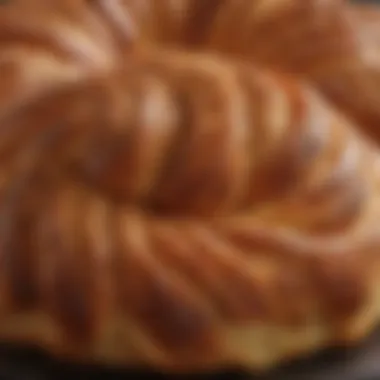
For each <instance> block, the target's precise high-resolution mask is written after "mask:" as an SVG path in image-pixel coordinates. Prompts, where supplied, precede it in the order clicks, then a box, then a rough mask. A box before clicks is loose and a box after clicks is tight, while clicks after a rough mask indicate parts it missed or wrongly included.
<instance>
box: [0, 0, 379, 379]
mask: <svg viewBox="0 0 380 380" xmlns="http://www.w3.org/2000/svg"><path fill="white" fill-rule="evenodd" d="M32 3H33V4H32ZM28 4H29V5H28ZM28 4H27V3H26V2H23V1H22V0H20V1H19V2H18V3H17V1H16V2H15V4H13V5H9V6H4V7H3V8H0V36H1V38H0V78H4V79H1V86H0V125H1V127H2V128H1V140H0V141H1V143H0V156H1V161H0V168H1V174H2V175H1V182H0V183H1V186H0V194H1V197H2V204H1V208H0V218H1V219H0V220H1V222H2V224H1V225H0V242H1V245H2V247H1V248H2V250H1V252H2V259H3V261H2V265H1V266H0V270H1V275H0V338H1V339H2V340H6V341H12V342H18V343H22V344H32V345H38V346H40V347H43V348H44V349H46V350H48V351H50V352H52V353H54V354H56V355H58V356H62V357H68V358H71V359H73V360H79V361H81V360H83V361H86V362H88V361H90V362H93V361H99V362H103V363H107V364H121V365H125V366H143V367H150V368H155V369H159V370H162V371H176V372H177V371H178V372H194V371H199V370H214V369H221V368H227V367H233V368H236V367H237V368H242V369H245V370H251V371H253V370H257V369H265V368H269V367H272V366H274V365H277V364H278V363H279V362H282V361H284V360H288V359H290V358H293V357H296V356H298V355H301V354H305V353H310V352H313V351H315V350H319V349H322V348H324V347H327V346H331V345H336V344H338V345H340V344H349V343H352V342H356V341H357V340H359V339H360V338H363V337H364V336H366V335H367V334H368V332H370V331H371V330H372V329H373V328H374V326H375V325H376V324H377V322H378V319H379V316H380V295H379V290H378V289H379V285H380V284H379V282H380V277H379V270H380V267H379V261H380V260H379V246H380V225H379V223H378V217H379V214H380V202H379V199H380V197H379V195H380V153H379V150H378V147H377V145H376V144H375V142H374V141H373V140H372V139H370V137H369V134H368V133H367V129H366V127H363V125H364V123H363V124H362V123H359V122H358V119H356V118H354V117H352V115H346V114H345V113H344V112H342V109H344V108H340V103H339V102H338V101H336V102H335V101H331V99H332V97H331V98H330V97H329V96H324V95H323V93H321V92H319V91H318V86H316V83H317V81H316V80H315V78H316V77H314V76H313V75H314V73H315V72H318V73H319V71H318V70H316V71H315V70H314V68H315V67H320V66H318V65H317V66H314V65H315V64H316V62H317V61H318V62H319V61H320V62H323V59H324V58H322V57H321V54H322V52H323V54H325V53H326V50H325V46H327V44H328V43H331V44H332V45H331V46H334V47H339V48H340V49H341V51H342V54H343V53H344V54H347V55H345V58H344V59H342V61H341V62H348V61H347V59H349V58H347V57H351V56H350V54H351V53H352V51H353V49H354V48H355V49H356V48H357V46H358V45H357V44H358V43H357V41H356V39H355V43H354V42H352V41H353V39H351V38H350V37H348V38H347V39H346V40H344V39H343V37H342V39H340V37H339V38H337V40H333V41H330V42H328V37H329V36H330V35H331V33H332V32H330V31H329V32H327V29H326V32H324V31H323V28H322V27H323V25H324V24H323V23H322V24H323V25H322V26H320V25H321V24H320V22H317V21H316V23H315V29H313V30H311V29H310V33H314V32H317V31H321V35H320V36H319V38H320V39H321V41H324V42H325V43H326V45H323V46H322V45H321V46H322V47H323V48H322V49H321V50H318V49H317V47H318V46H316V47H315V49H316V50H310V54H312V58H310V57H311V56H309V53H308V54H305V55H304V57H305V59H304V57H301V58H302V59H299V57H296V56H293V57H291V52H289V56H285V53H284V51H283V52H282V53H279V52H278V55H275V56H273V58H271V59H270V60H268V61H266V60H264V59H261V58H260V57H263V56H264V54H262V53H261V52H262V51H264V50H265V49H267V50H268V51H269V49H273V51H275V46H276V44H281V43H283V42H281V41H280V37H281V38H285V37H286V36H283V35H282V33H281V32H280V31H279V30H277V32H276V29H275V28H274V26H273V25H274V24H276V25H277V21H278V20H277V19H274V20H276V22H274V20H272V24H268V25H269V26H265V23H263V24H262V25H261V28H262V29H261V30H262V33H263V35H262V36H261V35H260V34H258V35H257V37H256V40H257V44H258V45H257V46H259V48H258V49H256V51H257V52H258V53H256V52H254V54H250V53H249V52H248V51H247V50H246V48H247V49H248V48H249V49H250V48H251V46H253V45H250V44H249V43H248V42H249V41H253V40H252V38H253V37H252V34H253V32H250V33H251V34H248V35H247V36H245V37H244V38H243V35H242V34H236V37H235V42H234V43H233V44H230V43H229V42H228V44H227V45H224V43H227V37H226V36H225V34H227V35H228V33H230V32H229V31H230V29H229V27H230V24H231V25H232V24H234V25H235V26H239V27H240V25H236V21H235V20H242V22H241V28H240V29H239V28H238V30H237V31H236V33H243V31H244V33H245V31H246V29H244V28H245V25H248V24H249V25H253V24H251V23H252V21H254V20H264V21H265V20H266V17H267V15H269V14H272V13H271V12H272V11H273V10H274V9H276V7H280V8H279V9H282V8H281V7H282V6H283V5H284V4H290V5H291V7H290V8H286V9H287V12H288V13H286V14H291V15H293V16H294V17H295V18H294V19H292V18H290V19H288V18H286V17H284V18H283V19H282V18H280V20H283V22H284V26H283V27H282V29H281V30H286V25H293V26H294V27H295V30H294V31H292V33H294V35H293V34H291V38H290V39H289V40H288V41H291V44H290V45H289V46H293V45H292V44H296V43H298V44H300V46H304V44H305V43H306V42H307V40H308V39H310V38H311V37H309V36H308V35H307V34H302V33H301V32H302V31H303V28H304V27H305V24H306V23H305V24H302V26H300V28H299V29H298V28H297V27H296V23H295V22H293V21H294V20H299V19H304V18H302V17H306V16H308V17H309V20H319V19H318V18H315V17H317V16H318V15H322V14H323V16H324V17H327V16H329V17H330V18H327V20H332V19H334V20H335V18H336V21H337V22H335V21H334V23H331V24H330V25H333V24H334V25H335V27H336V28H338V29H337V30H338V31H339V33H342V36H343V34H344V33H346V32H347V33H348V32H350V33H351V32H352V30H354V29H355V28H361V27H363V28H364V27H368V28H369V22H370V20H368V21H367V16H365V15H364V14H360V15H359V13H360V12H357V11H353V10H352V8H348V6H347V5H344V4H343V3H342V2H338V1H335V2H334V1H331V0H330V1H329V2H327V1H316V0H315V1H314V0H309V1H305V0H302V1H301V0H299V1H297V0H291V1H288V2H285V1H282V2H280V1H278V2H275V1H273V2H268V1H267V0H266V2H260V1H256V2H255V1H252V0H251V1H248V0H245V1H237V0H231V1H224V2H222V1H221V0H219V1H213V2H209V3H207V4H208V6H205V5H204V4H205V2H204V1H201V0H198V1H196V0H183V1H179V2H175V1H173V2H171V1H169V0H166V1H163V0H162V1H156V0H151V1H150V2H149V1H147V2H142V1H140V0H136V1H124V2H123V1H119V2H115V1H100V0H99V1H95V0H94V1H92V2H90V1H89V2H85V1H83V2H73V1H70V0H68V1H67V2H61V3H54V4H53V3H50V4H47V3H46V2H45V1H44V0H35V2H30V3H28ZM143 4H145V6H146V8H143V7H142V5H143ZM202 4H203V6H202ZM269 4H271V5H269ZM31 5H32V6H31ZM322 6H323V7H324V8H320V7H322ZM254 7H257V8H255V9H254ZM271 7H273V8H271ZM345 7H346V8H345ZM337 10H344V11H345V12H346V11H347V12H346V13H344V12H343V13H339V12H337ZM319 12H321V13H319ZM352 12H353V13H352ZM244 14H247V15H248V14H249V16H250V17H249V20H248V19H247V23H246V22H245V21H244V20H243V19H242V15H244ZM274 14H275V15H276V17H277V15H279V14H280V13H274ZM346 14H347V19H346V18H345V17H346V16H345V15H346ZM353 14H355V17H357V18H355V22H354V21H353V20H354V16H353ZM226 15H228V17H227V16H226ZM339 15H340V16H339ZM296 16H297V17H296ZM301 16H302V17H301ZM320 17H322V16H320ZM321 19H322V18H321ZM211 20H212V21H211ZM286 20H288V21H286ZM289 20H290V21H289ZM292 20H293V21H292ZM323 20H325V19H324V18H323ZM347 20H350V21H349V22H348V21H347ZM243 21H244V22H243ZM248 21H249V22H248ZM289 22H290V24H287V23H289ZM326 22H327V21H326ZM338 22H341V23H340V24H339V23H338ZM346 22H347V24H346ZM367 22H368V23H367ZM307 25H311V23H310V22H308V23H307ZM340 25H341V27H340ZM363 25H364V26H363ZM268 28H269V29H268ZM277 28H279V26H277ZM345 28H347V30H346V29H345ZM267 30H269V31H270V33H269V35H270V38H271V39H270V40H267V42H266V43H265V44H264V43H262V41H264V37H265V36H266V33H267V32H266V31H267ZM334 30H335V29H334ZM355 30H356V29H355ZM358 30H359V29H358ZM358 30H356V31H355V32H352V33H355V36H357V35H358V34H359V31H358ZM363 30H364V29H363ZM343 31H344V33H343ZM231 33H232V29H231ZM289 33H290V32H289ZM297 33H298V34H297ZM301 35H302V38H301ZM297 36H300V38H301V39H305V40H304V41H305V42H303V41H298V39H297ZM231 38H232V37H231ZM285 39H286V38H285ZM244 41H245V42H244ZM247 41H248V42H247ZM268 41H270V42H268ZM282 41H283V40H282ZM297 41H298V42H297ZM345 41H347V43H346V42H345ZM243 42H244V44H243ZM289 43H290V42H289ZM225 46H227V47H225ZM277 46H278V45H277ZM294 46H297V45H294ZM230 48H233V49H235V48H236V52H233V51H230ZM331 49H332V47H331ZM293 51H294V52H295V51H296V50H293ZM331 51H332V50H331ZM271 54H272V53H271ZM244 57H245V58H244ZM281 57H283V58H281ZM306 58H307V59H306ZM327 61H328V56H326V62H327ZM276 62H277V63H278V64H276V65H275V63H276ZM294 62H298V63H297V64H296V65H295V66H292V65H293V64H294ZM331 62H336V61H335V60H332V61H331ZM292 67H296V68H297V70H292ZM334 69H335V63H334V64H333V63H331V64H330V63H329V64H326V66H324V69H323V70H322V71H321V72H324V71H326V72H327V71H329V70H334ZM333 72H334V73H335V74H334V75H335V77H336V78H338V79H339V80H341V77H338V74H337V72H336V71H333ZM310 73H313V75H312V74H310ZM329 75H330V74H329ZM331 75H332V74H331ZM332 77H334V76H332ZM335 77H334V78H335ZM338 79H337V80H338ZM320 83H322V82H320ZM320 88H324V87H323V86H321V87H320ZM355 120H356V121H355ZM363 129H364V131H366V133H363Z"/></svg>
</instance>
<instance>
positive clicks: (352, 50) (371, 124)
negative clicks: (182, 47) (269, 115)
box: [209, 0, 380, 141]
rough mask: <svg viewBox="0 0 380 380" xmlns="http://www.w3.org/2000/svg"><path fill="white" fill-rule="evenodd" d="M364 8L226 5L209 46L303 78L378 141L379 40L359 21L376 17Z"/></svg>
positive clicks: (298, 2) (314, 3) (315, 3)
mask: <svg viewBox="0 0 380 380" xmlns="http://www.w3.org/2000/svg"><path fill="white" fill-rule="evenodd" d="M363 8H364V6H349V5H348V4H347V3H346V2H344V1H341V0H334V1H321V0H311V1H302V0H284V1H278V2H276V1H273V2H271V1H265V0H263V1H253V2H252V1H249V0H241V1H232V0H231V1H225V6H224V7H222V8H221V10H220V11H219V13H218V15H217V17H216V18H215V22H214V25H213V27H211V28H209V30H210V36H209V46H210V48H212V49H216V50H218V51H223V52H225V53H228V54H234V55H237V56H241V57H245V58H247V57H251V59H253V60H254V61H259V62H262V63H263V64H265V65H270V66H272V67H274V68H276V69H277V70H278V69H279V70H283V71H286V72H291V73H294V74H297V75H302V76H303V77H305V78H306V79H307V80H308V81H311V82H312V83H313V84H314V85H316V86H317V87H318V88H319V89H320V90H321V91H322V92H323V94H324V95H326V96H327V97H328V98H329V99H330V100H331V101H332V102H334V103H335V104H336V105H337V106H338V107H340V108H341V109H342V110H343V111H344V112H345V113H347V114H348V115H350V116H351V117H352V118H353V119H354V120H356V121H357V122H358V123H359V125H360V126H361V127H362V128H363V129H364V130H365V131H366V132H367V133H368V134H369V135H370V136H371V137H373V138H375V139H376V140H377V141H380V132H379V128H378V126H377V125H378V120H379V119H380V114H379V107H378V103H379V91H378V90H377V88H378V77H379V74H378V67H379V64H378V53H377V51H378V38H377V37H374V34H377V33H374V32H373V29H374V26H373V25H374V23H373V22H372V21H370V20H364V18H367V19H368V18H369V16H368V14H369V13H371V14H372V16H371V18H372V19H373V18H374V17H375V16H373V13H374V12H373V8H374V7H373V6H372V7H371V8H372V10H371V9H370V6H367V7H366V10H365V11H363ZM236 20H239V21H236ZM235 25H238V27H236V28H235ZM369 28H371V32H369ZM370 34H371V35H370Z"/></svg>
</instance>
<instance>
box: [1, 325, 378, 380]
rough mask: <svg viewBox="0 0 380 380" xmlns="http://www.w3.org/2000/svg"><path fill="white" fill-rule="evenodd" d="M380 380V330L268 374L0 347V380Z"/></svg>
mask: <svg viewBox="0 0 380 380" xmlns="http://www.w3.org/2000/svg"><path fill="white" fill-rule="evenodd" d="M231 378H232V379H237V380H240V379H241V380H245V379H250V380H343V379H344V380H376V379H379V380H380V331H378V332H376V333H374V334H373V335H372V336H371V337H370V338H369V339H368V340H367V341H366V342H365V343H364V344H362V345H361V346H360V347H356V348H353V349H344V350H342V349H340V350H330V351H328V352H324V353H322V354H320V355H318V356H316V357H313V358H308V359H303V360H299V361H297V362H294V363H292V364H289V365H287V366H286V367H283V368H279V369H278V370H276V371H274V372H272V373H270V374H267V375H266V376H258V375H256V376H253V375H249V374H244V373H237V372H228V373H217V374H213V375H205V374H197V375H191V376H164V375H160V374H154V373H146V372H138V371H122V370H109V369H105V368H100V367H96V368H94V367H91V368H90V367H84V366H73V365H69V364H65V363H61V362H57V361H54V360H52V359H51V358H47V357H46V356H44V355H42V354H39V353H36V352H33V351H27V350H24V351H22V350H19V349H14V348H10V347H0V380H66V379H67V380H69V379H72V380H82V379H83V380H84V379H91V380H92V379H94V380H97V379H99V380H100V379H102V380H105V379H107V380H108V379H110V380H113V379H114V380H121V379H141V380H227V379H231Z"/></svg>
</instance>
